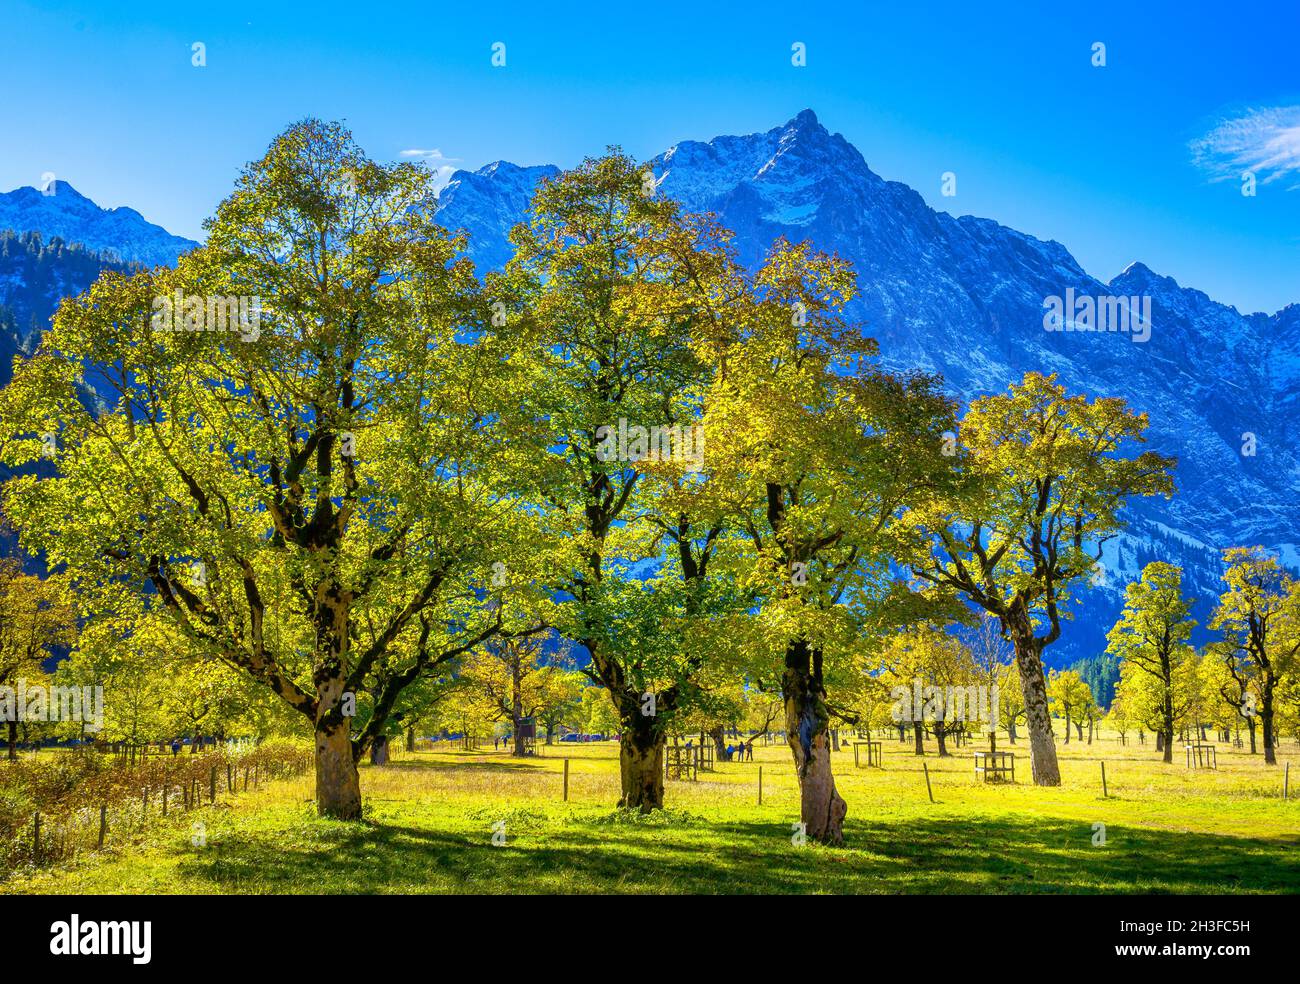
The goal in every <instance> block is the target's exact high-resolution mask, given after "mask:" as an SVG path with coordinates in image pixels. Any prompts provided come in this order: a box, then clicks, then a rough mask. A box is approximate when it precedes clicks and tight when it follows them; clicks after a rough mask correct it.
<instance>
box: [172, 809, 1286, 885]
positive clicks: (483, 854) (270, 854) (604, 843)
mask: <svg viewBox="0 0 1300 984" xmlns="http://www.w3.org/2000/svg"><path fill="white" fill-rule="evenodd" d="M302 832H303V833H304V834H311V833H312V828H311V825H310V824H305V825H304V826H303V829H302ZM847 834H848V837H849V844H848V845H847V846H845V847H844V848H834V849H831V848H823V847H819V846H815V845H808V846H803V847H797V846H795V845H794V844H793V843H792V841H791V826H790V824H788V823H783V822H770V823H769V822H731V823H702V822H699V821H693V822H688V823H681V824H673V823H663V824H657V823H647V824H638V823H627V824H623V823H615V824H610V823H607V822H595V821H593V820H591V819H589V818H581V817H571V818H556V819H555V820H553V821H550V822H540V823H537V824H535V825H529V824H526V823H525V824H523V825H516V827H512V829H511V830H510V833H509V836H508V837H507V842H506V845H505V846H501V847H494V846H492V844H491V832H490V830H489V829H488V827H487V826H486V825H484V827H483V830H482V833H481V834H480V833H478V832H475V833H473V834H468V833H466V832H464V831H463V830H462V831H459V832H444V831H439V830H432V829H427V828H422V827H418V826H407V825H402V824H392V823H370V822H367V823H357V824H334V825H331V826H330V828H329V829H328V831H327V832H326V833H325V834H324V835H323V836H314V835H312V836H307V837H304V839H303V842H301V843H294V842H293V841H294V835H295V831H294V830H286V831H283V832H282V833H281V834H279V835H277V836H276V837H274V838H271V837H269V836H267V835H261V836H256V835H246V834H243V833H241V832H230V833H228V834H225V835H223V836H222V838H221V840H220V843H219V844H214V845H213V848H212V849H210V850H208V851H205V852H204V853H203V854H201V855H197V856H194V857H191V858H185V859H183V860H182V861H181V862H180V867H181V868H182V869H183V871H184V873H186V874H188V875H190V876H192V877H197V878H200V879H202V880H204V881H207V882H208V883H209V884H210V886H211V888H212V890H213V891H218V892H239V891H249V890H254V891H263V892H323V893H335V892H341V893H380V892H398V893H403V894H410V893H419V892H484V893H494V894H500V893H511V894H526V893H555V892H598V893H602V894H609V893H655V894H667V893H702V894H718V893H723V894H731V893H736V894H743V893H787V892H790V893H810V892H832V893H864V894H865V893H995V894H996V893H1025V892H1031V893H1036V892H1042V893H1062V892H1106V893H1219V892H1235V891H1243V892H1297V891H1300V862H1298V861H1297V858H1296V850H1295V845H1293V844H1288V843H1286V842H1282V841H1273V840H1259V839H1247V838H1234V837H1218V836H1213V835H1208V834H1188V833H1177V832H1169V831H1156V830H1146V829H1139V828H1131V827H1118V826H1112V827H1109V828H1108V829H1107V831H1106V844H1105V846H1096V847H1094V846H1093V839H1094V836H1095V835H1094V831H1093V828H1092V825H1091V824H1090V823H1082V822H1078V823H1075V822H1069V821H1064V820H1056V819H1046V820H1044V819H1032V820H1031V819H1028V818H1017V817H1010V818H997V819H992V818H977V819H972V820H967V819H957V818H936V819H934V820H922V821H916V820H907V821H899V822H897V823H864V822H858V823H856V824H850V825H849V827H848V829H847Z"/></svg>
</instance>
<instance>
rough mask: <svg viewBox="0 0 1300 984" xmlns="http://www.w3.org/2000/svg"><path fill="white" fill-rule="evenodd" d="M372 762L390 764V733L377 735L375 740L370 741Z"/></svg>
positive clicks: (372, 763) (374, 763) (373, 763)
mask: <svg viewBox="0 0 1300 984" xmlns="http://www.w3.org/2000/svg"><path fill="white" fill-rule="evenodd" d="M370 764H371V765H387V764H388V735H375V740H374V741H372V742H371V743H370Z"/></svg>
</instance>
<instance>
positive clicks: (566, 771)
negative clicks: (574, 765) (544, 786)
mask: <svg viewBox="0 0 1300 984" xmlns="http://www.w3.org/2000/svg"><path fill="white" fill-rule="evenodd" d="M564 802H566V803H567V802H569V760H568V759H567V758H566V759H565V760H564Z"/></svg>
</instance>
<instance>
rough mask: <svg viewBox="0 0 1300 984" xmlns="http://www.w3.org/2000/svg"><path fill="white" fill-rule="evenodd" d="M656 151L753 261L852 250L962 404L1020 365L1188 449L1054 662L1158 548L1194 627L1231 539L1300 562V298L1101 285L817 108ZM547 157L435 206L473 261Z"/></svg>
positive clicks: (899, 337)
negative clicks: (1256, 300) (810, 248)
mask: <svg viewBox="0 0 1300 984" xmlns="http://www.w3.org/2000/svg"><path fill="white" fill-rule="evenodd" d="M652 165H653V167H654V170H655V173H656V175H657V176H658V182H659V189H660V191H661V192H662V193H663V194H665V195H669V196H671V197H673V198H676V199H678V200H680V201H681V202H682V203H683V204H684V205H685V206H686V207H687V208H688V209H690V210H693V211H709V212H713V213H715V214H716V215H717V216H718V217H719V219H720V220H721V222H722V223H723V225H725V226H727V227H728V228H730V229H731V230H733V231H734V232H735V234H736V245H737V247H738V248H739V251H740V254H741V257H742V259H743V260H745V261H746V262H749V263H753V262H756V261H757V260H758V259H759V258H760V257H761V256H762V255H763V252H764V251H765V250H766V249H767V248H768V247H769V246H770V245H771V243H772V242H773V241H774V240H775V239H777V238H778V237H781V236H784V237H786V238H788V239H790V240H792V241H796V242H797V241H802V240H810V241H811V242H813V243H814V244H816V245H817V246H818V247H820V248H822V249H825V250H828V251H834V252H836V253H838V254H839V255H840V256H842V257H844V258H846V259H848V260H850V261H851V262H852V263H853V265H854V267H855V268H856V270H857V273H858V280H859V288H860V291H861V295H860V297H859V298H858V300H857V301H855V302H854V306H853V310H852V311H851V314H852V315H853V316H854V317H855V318H856V319H858V320H859V321H861V323H862V324H863V330H864V331H865V332H867V333H868V334H870V335H871V336H873V337H875V338H876V339H877V340H878V341H879V342H880V349H881V355H882V358H883V360H884V361H885V362H886V363H887V364H888V365H890V366H892V367H895V368H897V369H904V370H905V369H923V370H926V371H930V372H938V373H940V374H942V376H943V377H944V379H945V380H946V383H947V386H948V388H949V390H950V391H951V392H952V393H953V394H954V396H956V397H957V398H959V399H961V400H963V401H965V400H969V399H971V398H973V397H976V396H979V395H981V394H984V393H988V392H991V391H998V390H1002V389H1005V387H1006V386H1007V385H1008V384H1009V383H1011V382H1013V381H1015V380H1018V379H1020V378H1021V377H1022V376H1023V375H1024V373H1025V372H1027V371H1029V370H1037V371H1042V372H1055V373H1057V374H1058V375H1059V377H1060V379H1061V381H1062V382H1063V383H1064V384H1065V385H1066V386H1067V387H1069V388H1070V389H1071V390H1077V391H1082V392H1085V393H1088V394H1089V395H1092V396H1120V397H1124V398H1125V399H1127V400H1128V401H1129V403H1130V405H1131V406H1133V407H1134V408H1135V409H1137V410H1139V411H1142V412H1144V413H1147V414H1148V415H1149V417H1150V430H1149V432H1148V446H1149V447H1151V448H1152V449H1155V450H1158V451H1161V452H1162V453H1165V454H1172V455H1175V456H1176V457H1177V458H1178V459H1179V466H1178V471H1177V483H1178V492H1177V494H1176V495H1175V496H1174V498H1173V499H1172V500H1169V501H1166V500H1163V499H1160V500H1154V501H1146V502H1141V503H1138V504H1136V505H1135V506H1134V507H1133V508H1132V509H1131V510H1130V516H1129V519H1130V527H1129V530H1128V532H1127V533H1126V534H1124V535H1123V536H1122V537H1120V538H1118V539H1117V540H1115V541H1113V542H1111V543H1110V544H1108V545H1107V548H1106V555H1105V566H1106V578H1105V580H1104V582H1103V583H1101V584H1100V585H1099V586H1098V587H1096V588H1095V589H1093V590H1092V591H1091V592H1090V595H1091V597H1089V599H1088V601H1087V604H1086V605H1085V606H1083V609H1082V610H1081V611H1080V612H1079V614H1078V616H1077V619H1076V621H1075V623H1074V624H1073V625H1071V626H1069V627H1068V628H1067V631H1066V633H1065V635H1064V637H1063V639H1062V640H1061V642H1059V643H1058V644H1057V645H1056V646H1055V647H1053V650H1054V651H1053V650H1049V651H1048V654H1047V655H1048V657H1049V658H1050V659H1051V660H1052V661H1053V662H1054V663H1056V664H1058V665H1059V664H1061V663H1065V662H1070V661H1072V660H1074V659H1076V658H1078V657H1081V656H1085V655H1090V654H1093V653H1095V652H1097V651H1098V650H1099V649H1100V648H1103V647H1104V645H1105V642H1104V634H1105V631H1106V630H1107V629H1108V628H1109V627H1110V625H1111V624H1113V622H1114V619H1115V616H1116V614H1117V613H1118V610H1119V608H1120V606H1121V605H1122V592H1123V586H1124V585H1125V584H1126V583H1127V582H1128V581H1130V580H1132V579H1133V578H1135V577H1136V576H1137V575H1138V573H1139V572H1140V570H1141V568H1142V566H1143V565H1145V564H1146V563H1148V562H1149V561H1151V560H1155V559H1167V560H1171V561H1173V562H1175V563H1179V564H1182V565H1183V566H1184V568H1185V569H1186V570H1187V572H1188V582H1189V591H1190V592H1191V593H1192V594H1195V595H1196V596H1198V597H1199V598H1201V599H1203V600H1202V602H1201V604H1199V605H1198V606H1197V612H1198V615H1199V616H1200V618H1201V621H1202V623H1204V622H1205V621H1206V620H1208V613H1209V610H1210V602H1211V600H1212V598H1213V597H1214V596H1217V594H1218V593H1219V591H1221V590H1222V585H1221V583H1220V581H1219V575H1220V570H1221V569H1220V564H1219V551H1221V550H1222V549H1223V548H1225V547H1228V546H1231V545H1235V544H1256V543H1260V544H1264V545H1265V546H1268V547H1271V548H1274V549H1276V550H1277V551H1278V552H1279V553H1280V554H1281V556H1282V558H1283V560H1284V561H1285V562H1286V563H1288V564H1289V566H1291V567H1293V568H1297V567H1300V515H1298V514H1297V508H1296V507H1297V505H1300V494H1298V493H1297V491H1296V490H1297V488H1298V487H1300V455H1298V454H1297V450H1296V443H1295V441H1294V439H1293V438H1292V437H1291V435H1292V434H1294V433H1295V432H1296V429H1297V427H1298V426H1300V305H1291V306H1289V307H1287V308H1285V309H1284V310H1282V311H1280V312H1277V313H1276V314H1272V315H1268V314H1249V315H1243V314H1241V313H1239V312H1238V311H1237V310H1236V309H1235V308H1232V307H1229V306H1226V305H1223V304H1219V303H1217V302H1215V301H1213V300H1212V299H1210V298H1209V297H1207V296H1206V295H1205V294H1204V293H1202V292H1200V291H1198V290H1194V289H1192V288H1188V287H1183V286H1181V285H1179V284H1178V283H1177V282H1175V281H1174V280H1172V279H1171V278H1169V277H1163V276H1160V275H1159V274H1157V273H1155V272H1153V271H1152V270H1150V269H1148V268H1147V267H1146V266H1144V265H1142V264H1141V263H1134V264H1132V265H1131V266H1129V267H1128V269H1126V270H1125V271H1124V272H1123V273H1121V274H1120V275H1119V276H1117V277H1115V278H1114V279H1113V280H1111V281H1110V282H1103V281H1101V280H1099V279H1097V278H1096V277H1093V276H1091V275H1089V274H1088V273H1087V272H1086V271H1084V270H1083V269H1082V268H1081V267H1080V266H1079V264H1078V262H1077V261H1076V260H1075V259H1074V257H1073V256H1071V255H1070V253H1069V251H1068V250H1067V249H1066V248H1065V247H1064V246H1063V245H1061V244H1060V243H1056V242H1044V241H1042V240H1039V239H1035V238H1034V237H1032V236H1028V235H1025V234H1023V233H1020V232H1017V231H1015V230H1014V229H1008V228H1006V227H1005V226H1002V225H999V224H998V223H996V222H993V221H991V220H988V219H981V218H975V217H972V216H962V217H960V218H954V217H952V216H951V215H949V214H947V213H945V212H937V211H935V210H934V209H932V208H930V207H929V206H928V205H927V204H926V203H925V201H924V200H923V199H922V198H921V196H920V195H919V194H917V193H916V192H915V191H913V190H912V189H911V188H909V187H907V186H906V185H903V184H900V183H898V182H895V181H886V180H885V179H883V178H881V177H879V176H878V175H876V174H875V173H874V172H873V171H872V170H871V169H870V168H869V167H868V166H867V163H866V161H865V160H864V159H863V157H862V155H861V154H860V153H858V151H857V150H856V149H855V148H854V147H853V145H852V144H850V143H849V142H848V141H847V140H845V139H844V137H842V136H840V135H839V134H832V133H830V132H829V131H828V130H827V129H826V128H825V127H823V126H822V125H821V124H820V123H819V122H818V120H817V118H816V116H815V115H814V114H813V113H812V112H811V111H809V110H805V111H804V112H802V113H800V114H799V115H798V116H796V117H795V118H794V119H792V120H790V121H789V122H788V123H786V124H784V125H783V126H779V127H776V128H775V129H772V130H769V131H767V132H766V133H757V134H751V135H748V136H734V137H733V136H724V137H717V138H715V139H713V140H710V141H708V142H707V143H703V142H697V141H685V142H683V143H680V144H678V145H677V146H675V147H672V148H670V149H669V150H667V151H665V152H664V153H663V154H661V155H660V156H659V157H657V158H655V160H654V161H653V162H652ZM553 171H554V169H553V168H545V167H532V168H520V167H516V166H515V165H512V164H508V163H505V162H499V163H496V164H493V165H490V166H488V167H486V168H483V169H481V170H479V171H476V172H473V173H468V172H463V171H462V172H458V173H457V174H456V175H454V177H453V180H452V181H451V183H450V184H449V185H448V187H447V188H446V189H445V190H444V191H443V193H442V196H441V199H440V208H439V216H440V219H441V221H442V222H443V224H444V225H446V226H448V227H450V228H464V229H466V230H467V231H468V232H469V233H470V236H471V239H472V241H473V242H474V243H475V245H474V247H472V250H471V251H472V254H473V256H474V259H475V261H476V262H477V263H478V264H479V266H480V268H494V267H498V266H499V265H501V264H502V263H504V261H505V259H506V257H507V256H508V247H507V244H506V242H505V233H506V231H507V230H508V229H509V226H510V224H511V223H512V222H514V221H518V220H519V219H521V218H522V217H523V215H524V211H525V208H524V206H525V205H526V202H527V200H528V195H529V193H530V192H531V190H532V187H533V186H534V185H535V184H536V182H537V181H538V180H540V179H541V178H543V177H545V176H547V175H549V174H550V173H553ZM1052 298H1057V299H1059V301H1058V303H1059V304H1061V305H1062V306H1063V305H1064V304H1065V302H1066V301H1071V302H1072V303H1071V304H1070V307H1069V309H1068V310H1066V311H1065V312H1064V314H1063V315H1062V316H1061V317H1060V318H1059V320H1057V321H1056V322H1052V321H1050V318H1049V320H1045V317H1047V316H1049V314H1050V312H1051V310H1052V308H1051V307H1050V305H1051V303H1052V302H1051V301H1050V300H1049V299H1052ZM1078 298H1088V299H1091V301H1092V303H1094V304H1096V305H1098V306H1106V305H1107V304H1108V303H1112V304H1113V305H1119V304H1121V303H1122V305H1123V307H1124V308H1126V309H1130V310H1131V311H1132V315H1131V316H1130V315H1129V311H1128V310H1125V311H1122V312H1121V310H1120V307H1119V306H1110V307H1109V310H1108V311H1107V312H1106V314H1107V320H1106V321H1105V322H1103V325H1104V326H1105V327H1110V326H1112V325H1113V326H1117V327H1118V326H1123V327H1126V328H1127V329H1128V330H1127V331H1124V330H1111V331H1089V330H1086V329H1087V328H1089V327H1092V326H1095V325H1096V324H1098V318H1099V317H1100V315H1095V316H1089V315H1088V314H1086V313H1084V312H1083V311H1081V309H1080V307H1079V305H1078V303H1077V301H1075V299H1078ZM1111 298H1117V299H1120V298H1122V299H1123V301H1122V302H1120V301H1116V302H1109V301H1108V299H1111ZM1045 305H1049V306H1045ZM1057 310H1058V311H1059V310H1060V308H1057ZM1049 328H1057V329H1060V330H1049ZM1139 339H1144V340H1139Z"/></svg>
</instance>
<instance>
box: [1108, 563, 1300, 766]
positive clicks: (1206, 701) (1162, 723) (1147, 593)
mask: <svg viewBox="0 0 1300 984" xmlns="http://www.w3.org/2000/svg"><path fill="white" fill-rule="evenodd" d="M1224 563H1225V568H1226V571H1225V574H1224V582H1225V584H1226V585H1227V587H1226V590H1225V591H1224V592H1223V594H1222V595H1221V596H1220V598H1219V602H1218V605H1217V606H1216V608H1215V610H1214V613H1213V615H1212V616H1211V621H1210V625H1209V628H1210V629H1212V630H1215V631H1216V633H1217V638H1216V639H1215V640H1214V641H1212V642H1210V643H1208V644H1207V645H1205V646H1204V647H1203V650H1202V651H1201V652H1199V653H1198V652H1197V650H1196V648H1195V647H1194V646H1193V645H1192V642H1191V638H1192V630H1193V629H1194V628H1195V627H1196V622H1195V621H1194V620H1193V619H1192V616H1191V613H1192V605H1193V599H1190V598H1188V597H1186V596H1185V595H1184V593H1183V586H1182V571H1181V570H1179V569H1178V568H1177V567H1176V566H1173V565H1171V564H1167V563H1162V562H1155V563H1151V564H1148V565H1147V566H1146V568H1144V569H1143V571H1142V576H1141V579H1140V580H1139V581H1136V582H1134V583H1133V584H1130V585H1129V586H1128V589H1127V595H1126V602H1125V606H1124V611H1123V613H1122V615H1121V617H1120V619H1119V621H1118V622H1117V623H1116V625H1115V628H1114V629H1113V630H1112V631H1111V633H1110V636H1109V642H1110V646H1109V651H1110V652H1111V653H1113V654H1114V655H1116V656H1117V657H1118V658H1119V660H1120V663H1119V666H1120V682H1119V686H1118V688H1117V689H1116V694H1115V701H1114V703H1113V704H1112V706H1111V715H1110V716H1111V718H1112V719H1113V721H1114V723H1115V724H1116V725H1117V726H1118V727H1121V728H1122V727H1124V726H1126V725H1132V726H1136V727H1139V728H1143V729H1145V730H1149V731H1151V732H1153V733H1154V734H1156V735H1157V742H1158V747H1160V748H1161V749H1162V750H1163V752H1164V760H1165V761H1166V762H1171V761H1172V760H1173V738H1174V735H1175V733H1176V731H1182V730H1183V729H1185V728H1186V727H1187V726H1189V725H1190V726H1193V727H1195V728H1197V729H1200V728H1201V727H1203V726H1211V727H1213V728H1215V729H1216V730H1219V731H1229V730H1235V729H1236V728H1239V727H1240V725H1241V723H1242V722H1244V723H1245V725H1246V728H1247V730H1248V732H1249V735H1250V749H1251V751H1252V752H1254V751H1255V749H1256V740H1255V735H1256V730H1257V729H1258V730H1260V731H1261V732H1262V738H1263V745H1264V760H1265V761H1266V762H1268V763H1270V764H1273V763H1275V762H1276V760H1277V759H1276V751H1275V746H1276V740H1277V738H1278V735H1279V728H1278V719H1279V714H1281V715H1285V716H1287V717H1290V718H1294V716H1295V714H1296V713H1297V711H1300V706H1298V705H1300V582H1298V581H1296V579H1295V578H1293V577H1291V576H1290V575H1289V574H1288V573H1287V572H1286V571H1285V570H1284V569H1283V568H1282V567H1281V566H1280V565H1279V564H1278V562H1277V560H1276V559H1275V558H1273V557H1271V556H1269V555H1268V554H1266V553H1265V552H1264V551H1263V550H1261V549H1259V548H1253V549H1248V548H1233V549H1231V550H1228V551H1226V552H1225V554H1224Z"/></svg>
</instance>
